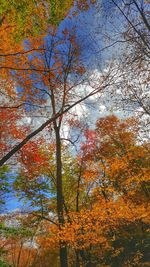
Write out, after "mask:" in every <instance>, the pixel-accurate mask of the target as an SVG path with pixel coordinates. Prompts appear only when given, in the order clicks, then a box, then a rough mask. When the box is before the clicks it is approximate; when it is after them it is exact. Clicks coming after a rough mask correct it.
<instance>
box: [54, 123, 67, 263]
mask: <svg viewBox="0 0 150 267" xmlns="http://www.w3.org/2000/svg"><path fill="white" fill-rule="evenodd" d="M54 130H55V136H56V183H57V189H56V190H57V214H58V221H59V224H60V226H61V225H63V224H64V215H63V190H62V162H61V139H60V128H59V127H58V126H57V125H55V127H54ZM60 267H68V259H67V247H66V245H65V244H64V242H60Z"/></svg>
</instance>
